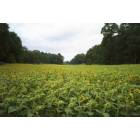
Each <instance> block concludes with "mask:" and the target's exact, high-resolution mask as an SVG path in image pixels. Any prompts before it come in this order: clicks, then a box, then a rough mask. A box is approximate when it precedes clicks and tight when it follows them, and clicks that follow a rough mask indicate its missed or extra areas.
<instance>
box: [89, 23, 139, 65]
mask: <svg viewBox="0 0 140 140" xmlns="http://www.w3.org/2000/svg"><path fill="white" fill-rule="evenodd" d="M101 33H102V34H103V39H102V42H101V44H100V45H95V46H94V47H92V48H91V49H89V50H88V51H87V54H86V63H87V64H139V63H140V55H139V54H140V24H138V23H122V24H120V26H119V25H117V24H115V23H106V24H105V25H104V27H103V28H102V30H101Z"/></svg>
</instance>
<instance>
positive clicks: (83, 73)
mask: <svg viewBox="0 0 140 140" xmlns="http://www.w3.org/2000/svg"><path fill="white" fill-rule="evenodd" d="M0 116H83V117H84V116H87V117H88V116H96V117H98V116H140V65H112V66H105V65H31V64H11V65H10V64H8V65H1V66H0Z"/></svg>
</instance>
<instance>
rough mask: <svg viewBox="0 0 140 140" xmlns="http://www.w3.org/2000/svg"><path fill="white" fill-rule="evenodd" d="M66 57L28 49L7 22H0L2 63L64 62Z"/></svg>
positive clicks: (0, 56) (0, 61)
mask: <svg viewBox="0 0 140 140" xmlns="http://www.w3.org/2000/svg"><path fill="white" fill-rule="evenodd" d="M63 61H64V57H63V56H62V55H61V54H60V53H58V54H51V53H44V52H40V51H38V50H33V51H31V50H28V49H27V48H26V47H24V46H22V41H21V39H20V37H19V36H18V35H17V34H16V33H15V32H10V31H9V25H8V24H7V23H0V63H33V64H36V63H37V64H39V63H44V64H63Z"/></svg>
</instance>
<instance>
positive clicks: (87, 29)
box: [10, 23, 103, 61]
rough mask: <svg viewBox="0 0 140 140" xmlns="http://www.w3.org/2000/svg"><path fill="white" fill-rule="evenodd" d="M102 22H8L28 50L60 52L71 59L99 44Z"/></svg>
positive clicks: (67, 58)
mask: <svg viewBox="0 0 140 140" xmlns="http://www.w3.org/2000/svg"><path fill="white" fill-rule="evenodd" d="M102 27H103V24H101V23H98V24H95V23H92V24H87V23H83V24H57V23H56V24H55V23H53V24H45V23H41V24H40V23H29V24H28V23H25V24H23V23H22V24H21V23H18V24H10V30H12V31H15V32H16V33H17V34H18V35H19V36H20V38H21V40H22V43H23V46H26V47H27V48H28V49H30V50H40V51H43V52H49V53H55V54H57V53H61V54H62V55H63V56H64V57H65V61H66V60H71V59H72V58H73V57H74V56H75V55H76V54H78V53H86V51H87V50H88V49H89V48H91V47H92V46H94V45H96V44H99V43H100V42H101V39H102V35H101V34H100V32H101V28H102Z"/></svg>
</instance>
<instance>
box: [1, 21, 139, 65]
mask: <svg viewBox="0 0 140 140" xmlns="http://www.w3.org/2000/svg"><path fill="white" fill-rule="evenodd" d="M101 34H102V35H103V39H102V41H101V44H98V45H95V46H93V47H92V48H90V49H89V50H88V51H87V52H86V53H85V54H83V53H82V54H77V55H76V56H75V57H74V58H73V59H72V60H71V61H70V62H66V64H138V63H140V23H121V24H116V23H105V24H104V26H103V27H102V29H101ZM63 62H64V57H63V56H62V55H61V54H60V53H58V54H51V53H45V52H40V51H39V50H33V51H31V50H28V49H27V48H26V47H24V46H23V45H22V41H21V39H20V37H19V36H18V35H17V34H16V33H15V32H11V31H9V25H8V24H7V23H0V63H33V64H36V63H37V64H39V63H44V64H63Z"/></svg>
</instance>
